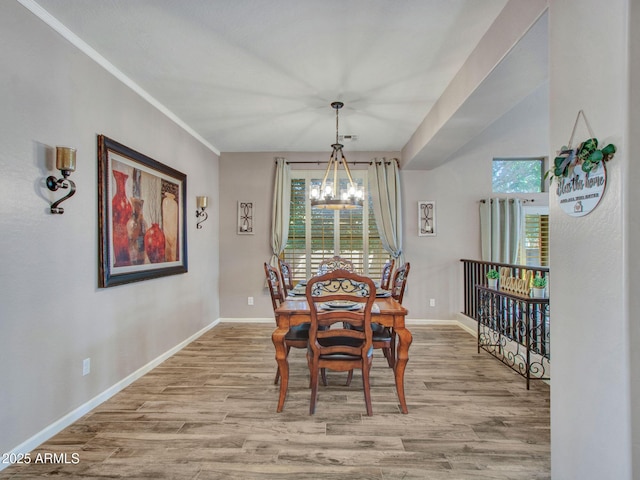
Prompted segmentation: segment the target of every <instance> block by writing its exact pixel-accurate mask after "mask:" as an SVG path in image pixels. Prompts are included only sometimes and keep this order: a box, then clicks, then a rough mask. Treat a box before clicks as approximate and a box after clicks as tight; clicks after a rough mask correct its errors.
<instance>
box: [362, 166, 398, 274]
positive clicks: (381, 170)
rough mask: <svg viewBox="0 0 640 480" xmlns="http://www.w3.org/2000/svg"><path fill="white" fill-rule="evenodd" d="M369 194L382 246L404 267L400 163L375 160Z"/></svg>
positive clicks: (371, 172)
mask: <svg viewBox="0 0 640 480" xmlns="http://www.w3.org/2000/svg"><path fill="white" fill-rule="evenodd" d="M368 179H369V194H370V195H371V201H372V203H373V214H374V215H375V218H376V223H377V224H378V232H379V233H380V240H381V241H382V246H383V247H384V249H385V250H386V251H387V252H389V254H390V255H391V257H392V258H393V259H394V260H395V261H396V268H398V267H401V266H402V265H403V264H404V255H403V253H402V189H401V187H400V172H399V169H398V161H397V160H396V159H395V158H394V159H392V160H391V161H387V160H385V159H381V160H380V159H374V161H373V162H372V163H371V164H370V165H369V171H368Z"/></svg>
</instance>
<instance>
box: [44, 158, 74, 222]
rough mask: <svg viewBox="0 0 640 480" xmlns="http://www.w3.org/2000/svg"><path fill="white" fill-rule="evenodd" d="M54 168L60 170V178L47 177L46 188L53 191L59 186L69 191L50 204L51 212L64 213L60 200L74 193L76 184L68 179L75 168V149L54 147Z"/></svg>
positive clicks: (62, 200)
mask: <svg viewBox="0 0 640 480" xmlns="http://www.w3.org/2000/svg"><path fill="white" fill-rule="evenodd" d="M56 168H57V169H58V170H60V172H62V178H56V177H54V176H53V175H52V176H50V177H47V188H48V189H49V190H51V191H52V192H55V191H56V190H58V189H59V188H68V189H69V193H68V194H67V195H65V196H64V197H62V198H61V199H60V200H58V201H57V202H54V203H52V204H51V213H64V208H62V207H59V206H58V205H60V204H61V203H62V202H64V201H65V200H66V199H68V198H70V197H71V196H73V194H74V193H76V184H75V183H73V181H72V180H69V175H71V172H74V171H75V170H76V149H75V148H71V147H56Z"/></svg>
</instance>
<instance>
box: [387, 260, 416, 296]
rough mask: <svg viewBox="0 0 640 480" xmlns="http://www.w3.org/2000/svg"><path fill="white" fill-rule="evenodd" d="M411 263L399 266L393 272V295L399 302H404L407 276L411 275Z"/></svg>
mask: <svg viewBox="0 0 640 480" xmlns="http://www.w3.org/2000/svg"><path fill="white" fill-rule="evenodd" d="M410 268H411V265H410V264H409V262H407V263H405V264H404V265H402V266H401V267H400V268H398V269H397V270H396V271H395V273H394V274H393V281H392V282H391V296H392V297H393V298H394V299H395V300H397V302H398V303H402V299H403V298H404V290H405V288H407V278H408V277H409V270H410Z"/></svg>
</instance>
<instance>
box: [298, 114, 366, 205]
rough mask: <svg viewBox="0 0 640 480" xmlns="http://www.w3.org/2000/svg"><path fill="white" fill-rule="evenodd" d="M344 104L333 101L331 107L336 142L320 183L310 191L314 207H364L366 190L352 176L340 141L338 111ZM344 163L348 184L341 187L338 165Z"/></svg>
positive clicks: (332, 146)
mask: <svg viewBox="0 0 640 480" xmlns="http://www.w3.org/2000/svg"><path fill="white" fill-rule="evenodd" d="M343 106H344V103H342V102H333V103H332V104H331V107H332V108H334V109H335V111H336V143H334V144H333V145H331V148H332V149H333V150H332V151H331V157H329V165H327V170H326V172H325V173H324V177H323V178H322V183H321V184H320V185H317V184H316V185H312V186H311V191H310V197H311V206H312V207H313V208H319V209H327V210H348V209H353V208H361V207H362V199H363V198H364V192H363V190H362V189H361V188H358V186H357V185H356V183H355V182H354V181H353V178H352V177H351V171H350V170H349V165H347V159H346V158H345V156H344V154H343V153H342V147H343V146H344V145H342V144H340V143H338V111H339V110H340V109H341V108H342V107H343ZM340 164H342V165H343V166H344V171H345V172H346V174H347V181H348V185H346V188H340V184H339V183H338V167H339V166H340Z"/></svg>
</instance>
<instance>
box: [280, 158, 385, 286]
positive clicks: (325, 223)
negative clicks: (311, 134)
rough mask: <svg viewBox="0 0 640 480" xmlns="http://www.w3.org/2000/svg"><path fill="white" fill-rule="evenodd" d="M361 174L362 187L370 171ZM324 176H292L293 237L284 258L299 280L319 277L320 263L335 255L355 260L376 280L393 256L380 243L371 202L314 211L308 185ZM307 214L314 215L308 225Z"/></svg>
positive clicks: (357, 268)
mask: <svg viewBox="0 0 640 480" xmlns="http://www.w3.org/2000/svg"><path fill="white" fill-rule="evenodd" d="M359 173H361V174H362V173H364V175H360V176H359V177H357V178H354V181H355V182H356V183H358V184H359V185H360V186H362V185H363V184H365V180H366V172H359ZM296 174H297V175H298V177H296ZM322 174H323V172H300V171H298V172H294V173H293V175H292V180H291V215H290V223H289V238H288V242H287V246H286V248H285V250H284V252H283V259H284V260H285V261H286V262H288V263H289V264H291V267H292V270H293V279H294V280H296V281H297V280H302V279H305V278H308V277H310V276H312V275H315V273H316V272H317V270H318V265H319V264H320V262H321V261H322V260H324V259H325V258H328V257H332V256H334V255H341V256H342V257H344V258H346V259H348V260H351V261H352V262H353V263H354V265H355V267H356V270H357V271H358V272H360V273H363V274H365V275H369V276H370V277H371V278H374V279H375V278H378V277H380V275H381V272H382V265H383V264H384V263H385V262H386V261H387V260H388V259H389V255H388V254H387V252H385V251H384V249H383V248H382V244H381V242H380V236H379V234H378V229H377V227H376V223H375V218H374V215H373V208H372V207H371V200H370V199H369V201H368V204H367V205H365V206H364V207H363V208H362V209H355V210H338V211H334V210H317V209H312V208H310V204H309V199H308V192H307V189H308V186H309V185H310V184H311V183H312V182H319V181H320V178H321V177H322ZM354 176H355V175H354ZM343 184H344V185H343ZM340 185H341V187H346V179H341V180H340ZM305 212H310V213H309V217H310V218H309V219H308V222H307V216H306V213H305ZM363 215H365V216H366V217H365V218H363ZM365 220H366V221H365ZM366 235H368V237H367V236H366ZM336 240H337V241H338V243H337V244H336ZM308 251H309V252H310V253H309V254H308V253H307V252H308ZM365 259H367V261H366V262H365ZM307 260H308V261H307Z"/></svg>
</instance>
